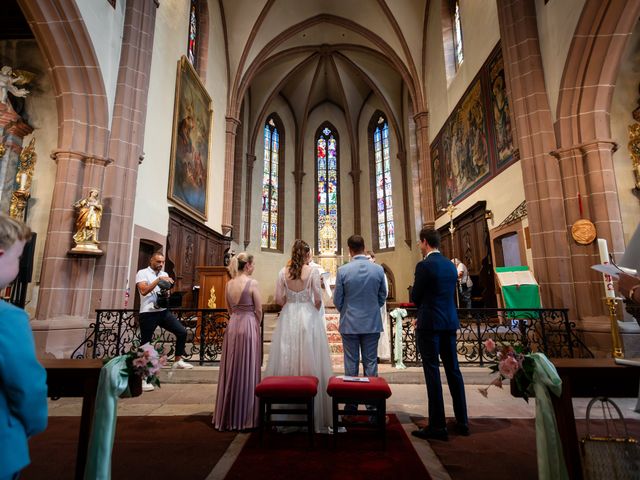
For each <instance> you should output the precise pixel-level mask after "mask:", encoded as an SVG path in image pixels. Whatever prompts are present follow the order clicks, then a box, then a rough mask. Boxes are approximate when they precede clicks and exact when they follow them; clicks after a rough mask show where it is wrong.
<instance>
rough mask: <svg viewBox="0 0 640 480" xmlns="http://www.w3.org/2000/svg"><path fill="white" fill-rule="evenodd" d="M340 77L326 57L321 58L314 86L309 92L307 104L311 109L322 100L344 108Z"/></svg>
mask: <svg viewBox="0 0 640 480" xmlns="http://www.w3.org/2000/svg"><path fill="white" fill-rule="evenodd" d="M341 88H342V86H341V84H340V79H339V78H338V77H337V75H336V72H335V71H334V69H333V68H332V67H331V65H330V64H329V62H328V59H327V58H326V57H325V58H323V60H322V62H321V63H320V69H319V70H318V74H317V76H316V81H315V83H314V86H313V88H312V90H311V92H309V106H310V107H311V108H312V109H313V108H315V107H316V106H317V105H320V104H322V103H324V102H330V103H333V104H335V105H338V106H339V107H340V108H342V109H343V110H344V109H345V107H346V106H345V105H344V101H343V98H342V93H341Z"/></svg>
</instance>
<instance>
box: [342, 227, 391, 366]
mask: <svg viewBox="0 0 640 480" xmlns="http://www.w3.org/2000/svg"><path fill="white" fill-rule="evenodd" d="M347 245H348V246H349V255H350V256H351V262H349V263H347V264H346V265H343V266H342V267H340V268H339V269H338V274H337V276H336V289H335V291H334V293H333V303H334V305H335V306H336V308H337V309H338V311H339V312H340V328H339V331H340V334H341V335H342V348H343V350H344V373H345V375H349V376H354V377H355V376H358V370H359V364H360V354H362V367H363V370H364V375H365V376H366V377H377V376H378V339H379V338H380V332H382V318H381V316H380V307H382V305H383V304H384V302H385V301H386V299H387V287H386V286H385V283H384V270H383V269H382V267H381V266H380V265H376V264H375V263H371V262H370V261H369V259H368V257H367V256H366V255H365V253H364V239H363V238H362V237H361V236H360V235H352V236H350V237H349V239H348V240H347Z"/></svg>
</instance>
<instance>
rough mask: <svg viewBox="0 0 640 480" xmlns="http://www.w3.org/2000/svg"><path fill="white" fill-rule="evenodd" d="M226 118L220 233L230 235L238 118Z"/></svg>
mask: <svg viewBox="0 0 640 480" xmlns="http://www.w3.org/2000/svg"><path fill="white" fill-rule="evenodd" d="M225 118H226V135H225V142H224V196H223V198H222V225H221V227H222V233H223V234H224V235H230V234H231V232H232V230H233V225H232V223H231V222H232V221H233V220H232V211H233V170H234V168H233V167H234V151H235V145H236V131H237V130H238V126H239V125H240V120H238V119H237V118H233V117H225Z"/></svg>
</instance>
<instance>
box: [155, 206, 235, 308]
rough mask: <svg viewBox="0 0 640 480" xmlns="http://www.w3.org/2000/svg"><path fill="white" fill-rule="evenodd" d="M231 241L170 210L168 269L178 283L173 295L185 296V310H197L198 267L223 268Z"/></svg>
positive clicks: (180, 213) (172, 209)
mask: <svg viewBox="0 0 640 480" xmlns="http://www.w3.org/2000/svg"><path fill="white" fill-rule="evenodd" d="M230 242H231V238H230V237H225V236H224V235H222V234H220V233H218V232H216V231H214V230H212V229H210V228H209V227H207V226H206V225H204V224H202V223H200V222H199V221H198V220H195V219H193V218H191V217H189V216H187V215H186V214H184V213H182V212H180V211H179V210H176V209H174V208H169V236H168V238H167V251H166V260H167V265H166V270H167V272H168V273H169V275H171V276H172V277H173V278H174V279H175V281H176V284H175V287H174V292H179V293H182V306H183V307H196V305H195V298H194V296H193V287H194V286H195V285H197V283H198V275H197V273H196V269H197V267H200V266H205V265H206V266H215V265H223V263H224V262H223V255H224V251H225V250H226V249H227V248H229V245H230Z"/></svg>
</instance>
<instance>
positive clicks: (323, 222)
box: [315, 123, 340, 253]
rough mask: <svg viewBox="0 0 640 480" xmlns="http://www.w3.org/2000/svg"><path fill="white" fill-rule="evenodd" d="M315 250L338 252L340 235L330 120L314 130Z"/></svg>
mask: <svg viewBox="0 0 640 480" xmlns="http://www.w3.org/2000/svg"><path fill="white" fill-rule="evenodd" d="M315 139H316V142H315V147H316V155H315V157H316V176H315V178H316V219H317V223H316V250H317V251H318V252H319V253H337V252H338V239H339V238H340V195H339V180H338V175H339V168H338V167H339V161H338V156H339V137H338V132H337V131H336V129H335V128H334V127H333V125H331V124H330V123H324V124H323V125H322V126H321V127H320V128H319V129H318V130H317V132H316V136H315Z"/></svg>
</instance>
